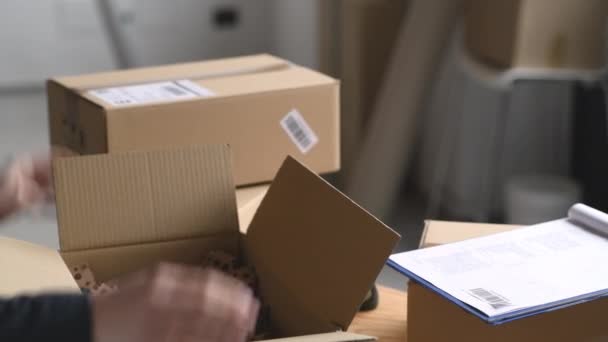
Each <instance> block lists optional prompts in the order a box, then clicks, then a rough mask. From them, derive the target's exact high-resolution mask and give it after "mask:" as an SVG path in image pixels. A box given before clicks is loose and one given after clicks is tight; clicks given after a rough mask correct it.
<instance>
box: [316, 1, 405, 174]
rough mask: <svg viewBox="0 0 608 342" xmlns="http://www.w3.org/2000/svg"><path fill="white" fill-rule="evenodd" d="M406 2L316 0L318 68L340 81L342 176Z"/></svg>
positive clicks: (357, 142) (364, 122)
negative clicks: (318, 21)
mask: <svg viewBox="0 0 608 342" xmlns="http://www.w3.org/2000/svg"><path fill="white" fill-rule="evenodd" d="M408 3H409V1H408V0H340V1H320V2H319V7H320V11H321V12H320V14H319V16H320V20H321V24H320V30H319V32H320V33H319V34H320V39H319V40H320V42H321V43H320V45H321V46H320V52H321V62H322V63H321V64H322V70H323V71H324V72H327V73H329V74H330V75H333V76H336V77H338V78H340V79H341V80H342V84H341V89H342V92H341V96H342V98H341V103H342V117H343V120H342V127H341V132H342V134H341V135H342V143H343V144H342V167H343V171H344V172H343V173H342V174H343V175H344V176H346V174H348V173H349V169H348V168H349V167H350V166H351V165H352V163H353V162H354V160H356V159H357V156H358V153H359V146H360V144H361V141H362V139H363V137H364V136H365V133H366V127H367V125H368V123H369V121H370V117H371V114H372V110H373V106H374V104H375V101H376V97H377V94H378V92H379V90H380V88H381V86H382V82H383V80H384V74H385V72H386V69H387V66H388V64H389V60H390V56H391V54H392V52H393V47H394V45H395V41H396V39H397V35H398V32H399V28H400V27H401V23H402V19H403V18H404V16H405V13H406V9H407V5H408ZM336 27H338V29H336ZM342 177H343V176H342V175H341V178H342Z"/></svg>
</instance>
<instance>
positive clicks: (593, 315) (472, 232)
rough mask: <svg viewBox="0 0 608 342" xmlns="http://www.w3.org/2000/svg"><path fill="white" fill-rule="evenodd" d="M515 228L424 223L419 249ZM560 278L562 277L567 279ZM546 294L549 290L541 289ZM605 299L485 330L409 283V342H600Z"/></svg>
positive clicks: (606, 331)
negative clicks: (545, 291)
mask: <svg viewBox="0 0 608 342" xmlns="http://www.w3.org/2000/svg"><path fill="white" fill-rule="evenodd" d="M517 228H518V226H510V225H491V224H471V223H457V222H440V221H428V222H427V223H426V225H425V228H424V234H423V236H422V240H421V247H432V246H436V245H439V244H444V243H452V242H457V241H462V240H466V239H469V238H475V237H480V236H485V235H490V234H495V233H500V232H505V231H509V230H512V229H517ZM567 276H568V275H567V274H564V277H567ZM547 291H550V289H547ZM607 308H608V299H605V298H604V299H597V300H594V301H591V302H587V303H582V304H578V305H574V306H570V307H567V308H560V309H558V310H553V311H549V312H546V313H543V314H540V315H535V316H531V317H526V318H522V319H518V320H515V321H512V322H508V323H504V324H500V325H490V324H487V323H485V322H483V321H482V320H481V319H479V318H477V317H475V316H473V315H471V314H470V313H468V312H466V311H464V310H463V309H461V308H459V307H458V306H457V305H455V304H453V303H452V302H450V301H449V300H447V299H445V298H444V297H442V296H440V295H438V294H436V293H435V292H433V291H431V290H429V289H428V288H426V287H423V286H421V285H419V284H417V283H414V282H411V283H410V285H409V287H408V309H407V311H408V325H407V336H408V341H409V342H421V341H473V342H476V341H480V342H481V341H500V342H502V341H504V342H507V341H530V342H532V341H606V340H607V339H608V326H607V325H606V320H605V314H604V313H605V312H606V309H607ZM437 327H441V329H437Z"/></svg>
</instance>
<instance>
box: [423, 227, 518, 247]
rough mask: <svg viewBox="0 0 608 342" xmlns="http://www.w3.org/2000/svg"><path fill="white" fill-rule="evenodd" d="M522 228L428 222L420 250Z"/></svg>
mask: <svg viewBox="0 0 608 342" xmlns="http://www.w3.org/2000/svg"><path fill="white" fill-rule="evenodd" d="M519 227H520V226H514V225H504V224H488V223H473V222H448V221H433V220H427V221H425V223H424V230H423V232H422V236H421V238H420V248H425V247H432V246H438V245H445V244H448V243H453V242H458V241H463V240H468V239H473V238H477V237H481V236H486V235H491V234H497V233H502V232H506V231H509V230H513V229H516V228H519Z"/></svg>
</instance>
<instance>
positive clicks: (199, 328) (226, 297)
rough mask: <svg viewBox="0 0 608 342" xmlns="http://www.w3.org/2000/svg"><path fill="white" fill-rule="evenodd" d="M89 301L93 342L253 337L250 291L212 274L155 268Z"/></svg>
mask: <svg viewBox="0 0 608 342" xmlns="http://www.w3.org/2000/svg"><path fill="white" fill-rule="evenodd" d="M118 285H119V288H120V291H119V292H117V293H115V294H111V295H108V296H101V297H94V298H92V299H91V300H92V307H93V309H92V312H93V316H92V318H93V327H94V339H93V341H94V342H144V341H145V342H157V341H158V342H160V341H163V342H165V341H171V342H187V341H188V342H189V341H197V342H198V341H220V342H223V341H226V342H240V341H246V339H247V338H248V337H249V336H250V335H251V334H252V333H253V332H254V329H255V324H256V320H257V314H258V310H259V303H258V301H257V299H255V298H254V296H253V293H252V291H251V289H249V288H248V287H247V286H246V285H244V284H242V283H241V282H239V281H238V280H236V279H233V278H230V277H228V276H225V275H223V274H221V273H219V272H217V271H211V270H203V269H200V268H197V267H188V266H179V265H174V264H161V265H159V266H158V267H156V268H154V269H152V270H149V271H144V272H140V273H137V274H135V275H133V276H130V277H128V278H126V279H125V280H123V281H120V282H119V283H118Z"/></svg>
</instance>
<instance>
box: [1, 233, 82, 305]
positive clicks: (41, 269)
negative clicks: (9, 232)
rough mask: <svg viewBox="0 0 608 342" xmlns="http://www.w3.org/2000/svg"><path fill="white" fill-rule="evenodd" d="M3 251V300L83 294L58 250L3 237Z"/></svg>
mask: <svg viewBox="0 0 608 342" xmlns="http://www.w3.org/2000/svg"><path fill="white" fill-rule="evenodd" d="M0 251H2V257H1V258H0V274H2V281H0V298H1V297H13V296H16V295H20V294H38V293H41V292H55V291H62V292H64V291H68V292H71V291H74V292H79V291H80V290H79V288H78V285H76V282H75V281H74V278H73V277H72V274H70V271H69V270H68V268H67V266H66V265H65V263H64V262H63V259H61V256H60V255H59V253H58V252H57V251H55V250H52V249H50V248H45V247H42V246H37V245H34V244H31V243H28V242H24V241H19V240H13V239H9V238H0Z"/></svg>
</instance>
